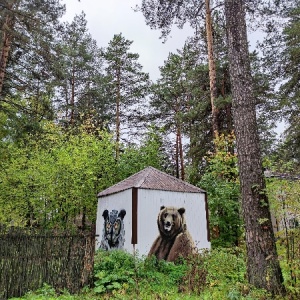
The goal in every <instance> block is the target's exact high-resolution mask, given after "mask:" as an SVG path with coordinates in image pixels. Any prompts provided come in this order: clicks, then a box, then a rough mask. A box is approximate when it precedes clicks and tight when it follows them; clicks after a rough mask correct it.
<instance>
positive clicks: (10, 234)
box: [0, 227, 95, 300]
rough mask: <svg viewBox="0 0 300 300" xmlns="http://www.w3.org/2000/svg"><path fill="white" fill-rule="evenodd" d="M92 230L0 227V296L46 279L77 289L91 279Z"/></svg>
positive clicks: (18, 293) (33, 287)
mask: <svg viewBox="0 0 300 300" xmlns="http://www.w3.org/2000/svg"><path fill="white" fill-rule="evenodd" d="M94 252H95V231H94V229H93V230H89V231H78V230H76V231H66V230H64V231H62V230H42V229H39V230H37V229H35V230H32V229H31V230H28V229H20V228H11V227H10V228H6V227H0V300H3V299H8V298H10V297H20V296H22V295H24V294H25V293H26V292H27V291H29V290H33V291H34V290H37V289H38V288H40V287H42V285H43V283H47V284H49V285H51V286H52V287H54V288H55V289H57V290H62V289H67V290H69V291H70V292H71V293H76V292H78V291H79V290H80V289H81V288H82V287H83V286H86V285H89V284H91V283H92V279H93V263H94Z"/></svg>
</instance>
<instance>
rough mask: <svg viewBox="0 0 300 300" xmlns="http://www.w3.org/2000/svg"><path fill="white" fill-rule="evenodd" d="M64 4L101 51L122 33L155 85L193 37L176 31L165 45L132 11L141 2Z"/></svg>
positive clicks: (111, 0) (69, 1) (185, 31)
mask: <svg viewBox="0 0 300 300" xmlns="http://www.w3.org/2000/svg"><path fill="white" fill-rule="evenodd" d="M62 3H64V4H66V11H67V12H66V15H65V16H64V18H63V20H67V21H69V22H72V20H73V18H74V16H75V15H76V14H77V15H78V14H80V13H81V12H82V11H84V12H85V14H86V20H87V27H88V30H89V32H90V33H91V35H92V37H93V39H95V40H96V41H97V44H98V46H99V47H107V46H108V43H109V41H111V40H112V38H113V36H114V34H119V33H122V35H123V36H124V37H125V38H126V39H127V40H130V41H133V43H132V45H131V52H133V53H138V54H139V55H140V57H139V63H140V64H141V65H142V66H143V71H144V72H147V73H149V74H150V78H151V79H152V80H153V81H156V79H158V78H159V75H160V72H159V69H158V67H160V66H163V65H164V61H165V60H166V59H167V58H168V54H169V53H170V52H172V53H176V50H177V49H182V47H183V46H184V42H185V41H186V39H187V37H189V36H192V34H193V30H192V29H191V28H189V27H188V26H186V27H184V28H183V29H178V28H177V27H174V28H173V30H172V32H171V35H170V36H169V38H168V40H167V41H166V43H163V42H162V39H159V37H160V35H161V34H160V31H159V30H151V29H150V27H149V26H147V25H146V23H145V19H144V16H143V14H142V13H140V12H134V11H133V7H135V6H136V5H137V4H140V3H141V0H80V2H79V1H78V0H62ZM260 37H261V35H260V34H259V33H252V34H251V36H250V43H251V44H252V47H251V49H253V48H254V46H255V44H256V41H257V39H259V38H260ZM278 125H279V126H278V128H277V131H278V132H279V133H280V132H282V130H283V125H282V124H278Z"/></svg>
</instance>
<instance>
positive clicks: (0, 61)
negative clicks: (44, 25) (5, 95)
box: [0, 1, 15, 95]
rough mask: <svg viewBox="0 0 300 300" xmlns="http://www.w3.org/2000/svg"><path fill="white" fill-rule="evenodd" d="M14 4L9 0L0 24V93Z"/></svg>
mask: <svg viewBox="0 0 300 300" xmlns="http://www.w3.org/2000/svg"><path fill="white" fill-rule="evenodd" d="M14 4H15V1H11V3H9V4H8V5H7V9H6V11H7V13H6V16H5V20H4V23H3V25H2V28H1V31H2V39H1V45H0V49H1V57H0V95H1V94H2V88H3V82H4V77H5V70H6V65H7V60H8V56H9V51H10V46H11V40H12V27H13V23H14V18H13V15H12V11H11V10H12V8H13V5H14Z"/></svg>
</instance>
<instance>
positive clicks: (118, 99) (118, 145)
mask: <svg viewBox="0 0 300 300" xmlns="http://www.w3.org/2000/svg"><path fill="white" fill-rule="evenodd" d="M120 104H121V70H120V67H119V69H118V73H117V98H116V160H117V161H118V160H119V157H120V125H121V121H120Z"/></svg>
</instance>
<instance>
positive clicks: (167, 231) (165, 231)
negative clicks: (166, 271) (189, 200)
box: [148, 206, 196, 261]
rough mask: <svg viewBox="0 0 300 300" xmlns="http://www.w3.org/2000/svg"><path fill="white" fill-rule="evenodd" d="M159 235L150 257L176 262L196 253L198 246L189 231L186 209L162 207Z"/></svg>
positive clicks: (159, 217) (158, 223) (159, 215)
mask: <svg viewBox="0 0 300 300" xmlns="http://www.w3.org/2000/svg"><path fill="white" fill-rule="evenodd" d="M157 225H158V230H159V235H158V237H157V238H156V239H155V241H154V242H153V244H152V246H151V249H150V251H149V254H148V256H151V255H155V256H156V257H157V259H164V260H166V261H175V260H176V259H177V258H179V257H180V256H182V257H187V256H188V255H190V254H192V253H195V252H196V246H195V243H194V241H193V239H192V236H191V235H190V233H189V231H188V230H187V226H186V219H185V208H183V207H182V208H176V207H173V206H168V207H165V206H161V208H160V212H159V213H158V217H157Z"/></svg>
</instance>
